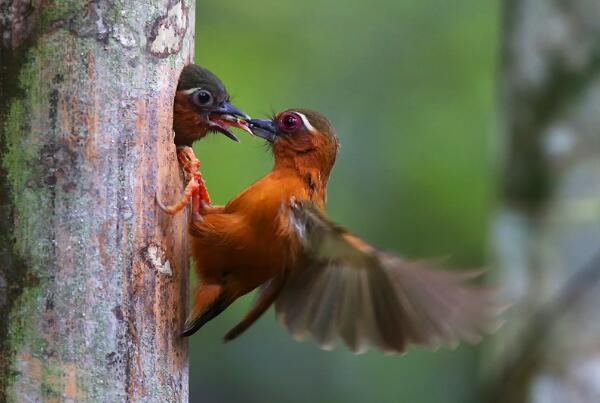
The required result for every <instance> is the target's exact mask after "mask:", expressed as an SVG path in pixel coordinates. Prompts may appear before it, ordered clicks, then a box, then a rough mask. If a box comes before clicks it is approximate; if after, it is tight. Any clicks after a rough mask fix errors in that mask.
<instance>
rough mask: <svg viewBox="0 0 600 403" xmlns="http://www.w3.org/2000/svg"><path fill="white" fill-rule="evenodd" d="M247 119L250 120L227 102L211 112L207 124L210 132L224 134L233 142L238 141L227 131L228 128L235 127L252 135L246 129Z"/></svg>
mask: <svg viewBox="0 0 600 403" xmlns="http://www.w3.org/2000/svg"><path fill="white" fill-rule="evenodd" d="M247 119H250V116H248V115H247V114H246V113H244V112H243V111H241V110H240V109H238V108H237V107H236V106H234V105H232V104H231V103H229V101H225V102H223V103H222V104H221V105H219V106H218V107H217V108H216V109H214V110H213V111H211V113H210V114H209V116H208V123H209V126H210V128H211V129H212V130H215V131H218V132H219V133H222V134H224V135H225V136H227V137H229V138H230V139H232V140H233V141H239V139H238V138H237V137H236V135H235V134H233V133H232V132H231V130H229V126H232V127H237V128H239V129H242V130H244V131H246V132H248V133H250V134H252V131H251V130H250V129H249V128H248V123H247Z"/></svg>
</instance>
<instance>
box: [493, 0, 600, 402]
mask: <svg viewBox="0 0 600 403" xmlns="http://www.w3.org/2000/svg"><path fill="white" fill-rule="evenodd" d="M503 4H504V26H503V29H504V32H503V52H502V68H501V74H502V78H501V84H502V85H501V93H502V109H503V110H502V113H503V118H504V119H503V124H504V127H503V131H504V134H505V136H504V138H505V139H506V148H505V150H506V155H505V169H504V175H505V176H504V191H503V199H504V203H503V207H502V208H501V209H500V210H499V212H498V215H497V219H496V222H495V227H494V238H493V245H492V247H493V250H494V252H495V256H496V261H497V264H498V265H499V266H500V267H501V268H502V269H503V270H502V272H504V273H506V282H505V283H506V288H507V290H508V292H509V294H510V297H511V298H510V299H512V300H513V301H515V304H514V306H513V307H512V309H511V310H510V311H509V312H508V315H507V324H506V326H505V327H504V329H503V330H502V331H501V332H500V333H499V335H498V336H497V337H496V340H497V347H498V348H497V349H496V353H497V357H498V363H499V367H498V374H497V383H496V387H495V388H493V389H492V396H491V399H490V400H492V401H497V402H513V403H518V402H540V403H541V402H544V403H552V402H574V403H576V402H595V401H600V376H599V374H600V372H599V371H598V369H599V368H600V348H599V347H600V321H599V320H598V312H599V307H600V108H599V105H600V25H599V24H598V21H600V7H599V5H598V4H599V3H598V2H597V1H594V0H570V1H538V0H510V1H506V2H504V3H503Z"/></svg>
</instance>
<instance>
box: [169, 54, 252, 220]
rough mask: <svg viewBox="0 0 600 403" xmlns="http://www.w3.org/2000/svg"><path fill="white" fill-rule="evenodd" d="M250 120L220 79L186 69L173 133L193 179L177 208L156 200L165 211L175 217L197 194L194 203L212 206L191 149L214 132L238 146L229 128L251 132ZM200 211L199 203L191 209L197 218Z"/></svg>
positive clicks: (194, 67) (201, 69)
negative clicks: (231, 98)
mask: <svg viewBox="0 0 600 403" xmlns="http://www.w3.org/2000/svg"><path fill="white" fill-rule="evenodd" d="M240 118H243V119H240ZM249 118H250V117H249V116H248V115H247V114H246V113H244V112H242V111H241V110H240V109H238V108H237V107H235V106H234V105H233V104H231V102H230V97H229V93H228V92H227V89H226V88H225V86H224V85H223V83H222V82H221V80H220V79H219V77H217V76H216V75H214V74H213V73H211V72H210V71H209V70H207V69H206V68H204V67H201V66H198V65H196V64H189V65H187V66H185V67H184V68H183V70H182V71H181V75H180V76H179V82H178V84H177V90H176V92H175V101H174V104H173V130H174V131H175V145H176V146H177V158H178V159H179V162H180V164H181V166H182V168H183V170H184V171H186V172H188V173H189V174H190V176H191V178H190V181H189V182H188V184H187V186H186V189H185V192H184V197H183V198H182V199H181V200H180V201H179V202H177V203H175V204H174V205H172V206H165V205H164V204H162V203H161V202H160V201H159V200H158V198H157V201H158V204H159V205H160V206H161V208H162V209H163V210H165V211H167V212H170V213H175V212H177V211H179V210H181V209H183V207H185V206H186V205H187V202H188V200H189V198H191V196H192V195H193V194H196V193H197V194H199V199H198V198H197V199H195V200H197V201H202V202H205V203H209V204H210V197H209V195H208V191H207V190H206V185H205V184H204V181H203V179H202V175H201V174H200V171H199V168H200V161H198V159H197V158H196V155H195V154H194V151H193V150H192V148H191V146H192V143H193V142H194V141H196V140H199V139H201V138H203V137H205V136H206V135H207V134H208V133H211V132H215V133H222V134H223V135H225V136H226V137H228V138H230V139H232V140H234V141H236V142H237V141H239V140H238V138H237V137H236V136H235V134H233V133H232V131H231V130H230V129H229V126H233V127H238V128H240V129H242V130H246V131H248V127H247V124H246V119H249ZM197 210H198V203H196V204H195V205H193V206H192V211H193V214H197Z"/></svg>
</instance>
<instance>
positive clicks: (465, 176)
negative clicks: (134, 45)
mask: <svg viewBox="0 0 600 403" xmlns="http://www.w3.org/2000/svg"><path fill="white" fill-rule="evenodd" d="M498 14H499V4H498V3H497V2H493V1H492V2H487V1H480V0H454V1H447V0H446V1H444V0H418V1H417V0H397V1H382V0H374V1H370V2H358V1H341V0H325V1H316V0H304V1H290V0H255V1H252V2H224V1H198V2H197V20H196V27H197V29H196V60H197V62H198V63H199V64H202V65H204V66H206V67H208V68H209V69H210V70H212V71H213V72H215V73H216V74H217V75H218V76H220V77H221V78H222V79H223V81H224V82H225V83H226V85H227V87H228V89H229V92H230V93H231V94H232V96H233V101H234V103H235V104H236V105H237V106H239V107H240V108H242V109H244V110H245V111H246V112H248V113H249V114H251V115H253V116H256V117H265V116H267V115H270V114H271V113H272V112H275V111H279V110H281V109H284V108H288V107H309V108H313V109H317V110H319V111H321V112H322V113H324V114H325V115H326V116H328V117H329V118H330V120H331V121H332V122H333V124H334V126H335V127H336V128H337V131H338V134H339V136H340V138H341V142H342V148H341V151H340V155H339V158H338V162H337V165H336V167H335V169H334V171H333V176H332V179H331V181H330V186H329V205H328V212H329V214H330V215H331V216H332V217H333V218H334V219H336V220H337V221H339V222H340V223H342V224H344V225H345V226H347V227H349V228H350V229H352V230H353V231H354V232H356V233H357V234H359V235H360V236H362V237H364V238H366V239H367V240H369V241H371V242H373V243H375V244H377V245H378V246H380V247H383V248H387V249H391V250H395V251H397V252H400V253H402V254H403V255H405V256H408V257H435V256H451V257H450V259H449V263H450V266H454V267H461V266H467V267H475V266H480V265H482V264H484V256H485V249H486V233H487V223H488V219H489V213H490V208H491V202H492V199H493V196H494V195H493V188H494V186H493V185H494V183H493V181H494V178H493V175H492V174H493V172H492V166H491V162H490V155H489V148H490V147H489V142H490V137H491V136H490V133H491V131H492V127H493V111H494V105H493V104H494V103H493V101H494V88H495V83H494V79H495V66H496V54H497V50H498V28H499V16H498ZM240 137H241V139H242V143H241V144H233V143H232V142H230V141H228V140H227V139H225V138H224V137H222V136H211V137H210V138H208V139H205V140H203V141H202V142H200V143H199V144H196V151H197V153H198V155H199V156H200V159H201V160H202V162H203V173H204V176H205V178H206V180H207V183H208V186H209V189H210V191H211V196H212V197H213V201H214V203H216V204H223V203H226V202H227V201H228V200H229V199H230V198H231V197H232V196H234V195H235V194H236V193H237V192H239V191H240V190H241V189H243V188H244V187H245V186H247V185H249V184H250V183H252V182H253V181H254V180H256V179H257V178H259V177H260V176H262V175H263V174H265V173H266V172H267V171H268V170H269V169H270V167H271V165H272V158H271V155H270V153H269V151H268V148H267V147H266V146H265V144H264V143H263V141H261V140H260V139H257V138H251V137H249V136H248V135H245V134H244V133H243V132H242V133H240ZM251 300H252V296H248V297H246V298H245V299H244V300H241V301H239V302H237V303H236V304H235V305H233V306H232V307H230V308H229V309H228V310H227V311H226V312H225V313H224V314H222V315H221V316H219V317H218V318H217V319H215V320H213V321H212V322H210V323H209V324H208V325H207V326H205V327H204V328H202V330H201V331H200V332H198V333H197V334H196V335H194V336H193V337H192V338H191V339H190V343H191V368H190V395H191V401H192V402H200V401H203V402H307V401H310V402H427V403H436V402H444V403H452V402H457V403H458V402H460V403H468V402H477V401H479V400H480V399H479V389H480V380H481V377H480V367H481V366H482V365H485V363H482V360H481V359H480V357H479V355H478V350H477V349H476V348H473V347H470V346H462V347H460V348H459V349H458V350H454V351H452V350H448V349H443V350H440V351H438V352H435V353H432V352H430V351H428V350H425V349H421V348H413V349H411V350H409V352H408V353H407V354H406V355H405V356H402V357H397V356H384V355H383V354H381V353H379V352H377V351H370V352H368V353H366V354H363V355H353V354H351V353H349V352H348V351H347V350H346V349H345V348H344V347H338V348H337V349H336V350H335V351H333V352H324V351H321V350H319V349H318V348H317V347H316V346H315V345H314V344H313V343H312V342H310V341H306V342H304V343H298V342H296V341H294V340H293V339H292V338H291V337H290V336H288V335H287V333H286V332H285V330H284V329H283V328H282V327H280V326H278V325H277V324H276V322H275V320H274V317H273V316H274V315H273V313H272V311H269V312H268V313H267V314H266V315H265V316H264V317H263V318H261V319H260V320H259V322H258V323H257V324H256V325H255V326H253V327H252V328H251V329H250V330H249V331H248V332H247V333H246V334H244V335H243V336H242V337H240V338H239V339H238V340H236V341H234V342H232V343H229V344H223V343H222V341H221V340H222V336H223V335H224V334H225V332H226V331H227V330H228V329H229V328H230V327H232V326H233V325H234V324H236V323H237V321H238V320H239V319H240V318H241V317H242V315H243V314H244V312H245V310H246V309H247V308H248V305H249V303H250V302H251Z"/></svg>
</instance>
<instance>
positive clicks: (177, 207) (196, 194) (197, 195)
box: [156, 146, 211, 218]
mask: <svg viewBox="0 0 600 403" xmlns="http://www.w3.org/2000/svg"><path fill="white" fill-rule="evenodd" d="M177 159H178V160H179V163H180V164H181V168H182V169H183V170H184V172H186V173H187V176H189V177H190V180H189V181H188V183H187V185H186V187H185V190H184V192H183V196H182V197H181V199H180V200H179V201H178V202H176V203H175V204H172V205H168V206H166V205H164V204H163V203H162V202H161V201H160V200H159V199H158V196H157V197H156V202H157V204H158V206H159V207H160V208H161V209H162V210H163V211H164V212H166V213H168V214H176V213H178V212H179V211H181V210H183V208H184V207H185V206H187V204H188V202H189V201H190V199H191V200H192V217H196V218H197V217H200V211H201V209H202V208H203V207H204V206H205V205H210V204H211V201H210V196H209V194H208V190H207V189H206V184H205V183H204V179H202V174H201V173H200V161H199V160H198V158H197V157H196V154H194V150H192V148H191V147H188V146H185V147H178V148H177Z"/></svg>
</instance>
